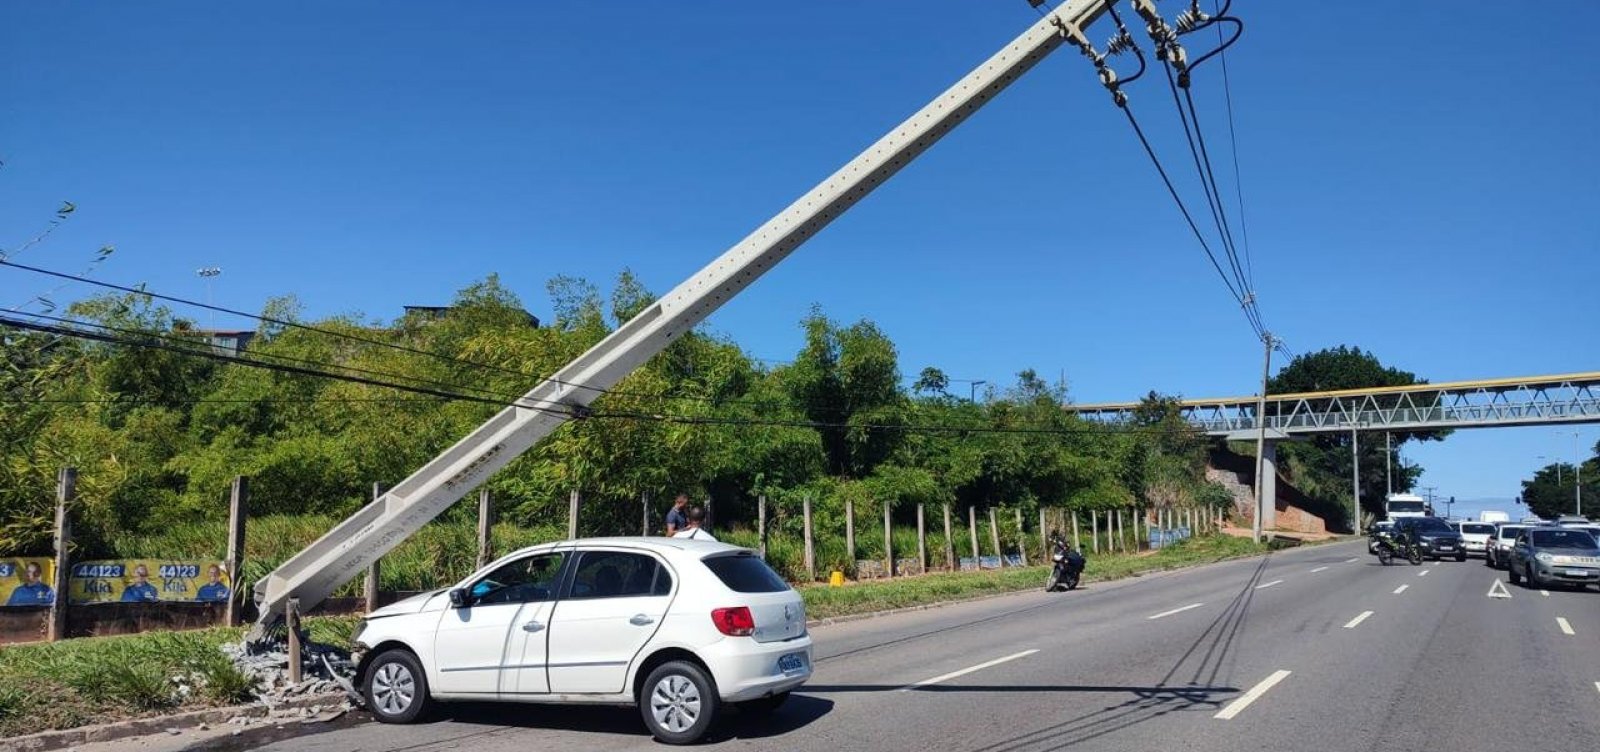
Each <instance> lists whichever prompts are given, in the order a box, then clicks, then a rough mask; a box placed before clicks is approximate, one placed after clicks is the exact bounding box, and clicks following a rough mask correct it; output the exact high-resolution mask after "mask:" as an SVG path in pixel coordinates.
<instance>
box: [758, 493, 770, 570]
mask: <svg viewBox="0 0 1600 752" xmlns="http://www.w3.org/2000/svg"><path fill="white" fill-rule="evenodd" d="M756 530H757V531H758V532H759V533H760V541H761V560H762V561H766V560H767V495H766V494H761V495H760V496H757V497H756Z"/></svg>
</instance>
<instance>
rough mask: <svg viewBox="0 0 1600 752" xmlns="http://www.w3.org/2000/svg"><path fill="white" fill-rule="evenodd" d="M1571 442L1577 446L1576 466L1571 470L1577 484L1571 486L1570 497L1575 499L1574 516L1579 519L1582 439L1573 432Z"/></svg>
mask: <svg viewBox="0 0 1600 752" xmlns="http://www.w3.org/2000/svg"><path fill="white" fill-rule="evenodd" d="M1572 441H1573V443H1575V444H1577V445H1578V464H1577V465H1576V466H1574V467H1573V470H1572V471H1573V473H1575V474H1576V475H1575V476H1574V477H1575V478H1576V479H1577V482H1575V483H1573V484H1572V497H1573V499H1575V500H1576V501H1577V502H1578V511H1577V512H1576V514H1577V515H1578V516H1579V517H1582V516H1583V439H1582V438H1580V437H1579V436H1578V432H1577V431H1573V432H1572Z"/></svg>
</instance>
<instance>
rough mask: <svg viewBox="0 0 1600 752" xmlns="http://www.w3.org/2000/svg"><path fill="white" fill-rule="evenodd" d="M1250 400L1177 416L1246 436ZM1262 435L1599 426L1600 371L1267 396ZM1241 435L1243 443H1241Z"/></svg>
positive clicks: (1209, 403) (1083, 410)
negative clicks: (1559, 425)
mask: <svg viewBox="0 0 1600 752" xmlns="http://www.w3.org/2000/svg"><path fill="white" fill-rule="evenodd" d="M1256 402H1257V398H1256V397H1254V396H1250V397H1230V398H1225V399H1203V400H1183V401H1182V402H1181V403H1180V405H1181V408H1180V409H1181V410H1182V414H1183V417H1184V418H1185V419H1187V420H1188V421H1189V422H1190V423H1193V424H1194V425H1195V426H1197V427H1199V428H1201V429H1202V430H1204V431H1205V432H1206V433H1207V434H1209V435H1212V436H1225V437H1231V438H1247V437H1253V432H1255V431H1256V430H1258V424H1257V422H1256ZM1138 406H1139V405H1138V403H1136V402H1122V403H1109V404H1096V405H1067V406H1066V407H1065V409H1066V410H1068V411H1069V412H1073V413H1076V414H1078V415H1079V416H1081V417H1083V418H1084V419H1086V420H1091V421H1095V422H1100V423H1127V422H1130V421H1132V419H1133V416H1134V410H1135V409H1136V408H1137V407H1138ZM1265 415H1266V428H1267V429H1268V431H1270V432H1272V433H1273V434H1275V435H1279V434H1281V435H1292V434H1305V433H1324V432H1331V431H1349V430H1352V429H1358V430H1363V431H1368V430H1379V431H1418V430H1435V429H1445V428H1481V427H1490V426H1536V425H1554V424H1561V423H1596V422H1600V371H1592V372H1588V373H1569V374H1558V375H1554V376H1529V377H1526V378H1509V379H1489V380H1485V381H1457V382H1450V383H1444V384H1417V385H1413V386H1400V387H1380V388H1374V389H1347V390H1340V391H1330V392H1303V393H1299V394H1271V395H1268V396H1267V401H1266V410H1265ZM1247 435H1249V436H1247Z"/></svg>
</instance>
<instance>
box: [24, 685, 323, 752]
mask: <svg viewBox="0 0 1600 752" xmlns="http://www.w3.org/2000/svg"><path fill="white" fill-rule="evenodd" d="M344 699H345V694H344V693H343V692H336V693H329V694H321V695H311V696H307V697H296V698H293V699H291V700H286V701H284V702H281V703H278V704H276V705H264V704H261V703H256V704H253V705H231V706H228V707H223V708H206V709H204V710H191V711H187V712H184V713H174V714H172V715H161V716H153V717H150V718H134V719H130V720H126V721H113V722H111V723H102V724H99V725H96V726H80V727H78V728H75V729H62V730H60V731H41V732H39V733H37V734H29V735H27V736H18V737H15V738H12V739H5V740H0V752H43V750H54V749H66V748H71V747H78V746H81V745H84V744H93V743H96V742H112V741H118V740H122V739H129V738H133V737H140V736H152V735H156V734H167V733H170V732H169V731H168V729H189V728H193V727H195V726H198V725H200V724H207V725H210V726H222V725H225V724H227V723H228V721H229V720H230V719H233V718H241V717H242V718H250V719H252V720H257V719H264V718H267V717H268V716H270V715H272V713H273V712H275V711H279V710H284V709H299V708H309V707H313V706H316V705H337V704H339V703H342V702H343V701H344ZM283 721H284V722H291V721H292V722H295V723H298V722H300V719H299V718H284V719H283ZM240 728H241V730H247V727H240Z"/></svg>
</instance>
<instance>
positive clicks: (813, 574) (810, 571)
mask: <svg viewBox="0 0 1600 752" xmlns="http://www.w3.org/2000/svg"><path fill="white" fill-rule="evenodd" d="M800 504H801V507H800V509H801V513H802V514H803V515H805V522H806V530H805V533H806V578H807V579H808V581H810V582H816V581H817V549H816V543H815V542H814V541H813V540H812V538H811V494H806V495H805V496H802V497H800Z"/></svg>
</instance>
